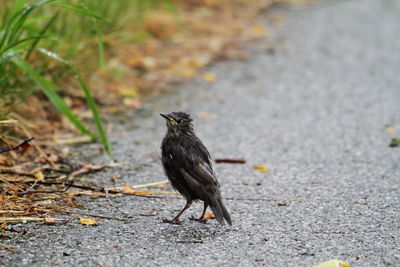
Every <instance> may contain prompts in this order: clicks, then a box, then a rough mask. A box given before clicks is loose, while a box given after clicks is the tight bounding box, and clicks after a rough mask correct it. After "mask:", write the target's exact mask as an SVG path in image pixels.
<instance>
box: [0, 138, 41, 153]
mask: <svg viewBox="0 0 400 267" xmlns="http://www.w3.org/2000/svg"><path fill="white" fill-rule="evenodd" d="M32 140H33V137H31V138H28V139H26V140H24V141H22V142H21V143H20V144H19V145H16V146H13V147H8V148H5V149H2V150H0V154H1V153H5V152H8V151H11V150H17V149H18V148H20V147H22V146H24V145H27V144H29V142H30V141H32Z"/></svg>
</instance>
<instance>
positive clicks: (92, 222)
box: [79, 218, 98, 226]
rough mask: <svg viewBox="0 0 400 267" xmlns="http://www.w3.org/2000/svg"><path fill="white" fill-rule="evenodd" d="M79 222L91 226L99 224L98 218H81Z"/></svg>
mask: <svg viewBox="0 0 400 267" xmlns="http://www.w3.org/2000/svg"><path fill="white" fill-rule="evenodd" d="M79 222H80V223H81V224H83V225H90V226H95V225H98V222H97V220H95V219H92V218H80V219H79Z"/></svg>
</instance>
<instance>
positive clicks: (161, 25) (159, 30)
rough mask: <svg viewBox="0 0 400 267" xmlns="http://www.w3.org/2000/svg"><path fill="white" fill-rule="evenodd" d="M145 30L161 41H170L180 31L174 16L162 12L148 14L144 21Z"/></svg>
mask: <svg viewBox="0 0 400 267" xmlns="http://www.w3.org/2000/svg"><path fill="white" fill-rule="evenodd" d="M144 28H145V29H146V31H147V32H149V33H151V34H152V35H153V36H155V37H158V38H160V39H170V38H171V37H172V36H174V35H175V34H176V33H177V31H178V26H177V25H176V20H175V19H174V17H173V15H172V14H171V13H170V12H166V11H161V10H159V11H151V12H148V14H147V15H146V16H145V19H144Z"/></svg>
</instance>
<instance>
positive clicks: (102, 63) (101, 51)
mask: <svg viewBox="0 0 400 267" xmlns="http://www.w3.org/2000/svg"><path fill="white" fill-rule="evenodd" d="M93 23H94V28H95V30H96V34H97V38H98V39H99V44H98V49H99V64H100V67H101V68H104V66H105V59H104V58H105V57H104V41H103V35H102V34H101V31H100V28H99V24H98V22H97V19H93Z"/></svg>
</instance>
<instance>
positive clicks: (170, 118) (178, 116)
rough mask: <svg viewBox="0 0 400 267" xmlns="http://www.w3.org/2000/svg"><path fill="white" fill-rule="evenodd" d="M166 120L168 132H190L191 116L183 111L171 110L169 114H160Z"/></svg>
mask: <svg viewBox="0 0 400 267" xmlns="http://www.w3.org/2000/svg"><path fill="white" fill-rule="evenodd" d="M160 115H161V116H162V117H164V119H165V120H166V124H167V128H168V132H169V133H172V134H177V135H179V134H192V133H193V125H192V121H193V120H192V118H191V117H190V115H189V114H187V113H185V112H181V111H179V112H171V113H169V114H162V113H161V114H160Z"/></svg>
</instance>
